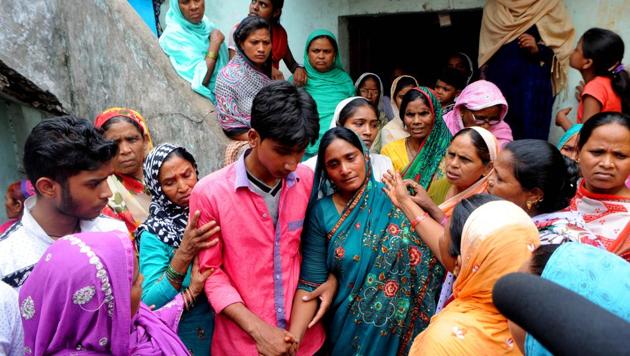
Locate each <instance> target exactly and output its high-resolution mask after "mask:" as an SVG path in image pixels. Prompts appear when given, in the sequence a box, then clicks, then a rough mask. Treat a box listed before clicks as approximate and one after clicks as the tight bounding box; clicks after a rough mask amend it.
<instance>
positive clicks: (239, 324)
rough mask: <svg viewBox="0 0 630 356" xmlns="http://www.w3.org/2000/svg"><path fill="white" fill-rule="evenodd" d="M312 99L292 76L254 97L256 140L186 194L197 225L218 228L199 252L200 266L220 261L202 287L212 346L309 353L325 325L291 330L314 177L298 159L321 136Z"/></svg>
mask: <svg viewBox="0 0 630 356" xmlns="http://www.w3.org/2000/svg"><path fill="white" fill-rule="evenodd" d="M318 132H319V117H318V114H317V108H316V105H315V102H314V101H313V99H312V98H311V97H310V96H309V95H308V94H307V93H306V92H305V91H304V90H302V89H297V88H296V87H294V86H293V85H292V84H289V83H287V82H273V83H272V84H270V85H269V86H267V87H265V88H263V89H262V90H261V91H260V92H259V93H258V95H256V97H255V98H254V102H253V105H252V115H251V129H250V131H249V132H248V139H249V144H250V146H251V148H250V149H248V150H247V151H246V152H245V153H244V154H243V155H242V156H241V157H240V158H239V159H238V160H237V161H236V162H234V163H233V164H231V165H229V166H227V167H225V168H223V169H221V170H219V171H217V172H214V173H212V174H210V175H209V176H207V177H205V178H203V179H202V180H201V181H199V183H198V184H197V185H196V186H195V189H194V190H193V192H192V196H191V198H190V211H193V212H194V211H197V210H198V211H200V212H201V216H200V219H199V224H201V225H203V224H205V223H207V222H208V221H211V220H216V222H217V223H218V224H219V226H220V227H221V231H220V232H219V233H218V237H219V244H218V245H217V246H215V247H213V248H210V249H207V250H205V251H202V252H201V253H200V254H199V266H200V270H201V271H204V270H207V269H210V268H212V269H214V273H213V274H212V275H211V276H210V277H209V278H208V279H207V281H206V285H205V292H206V295H207V297H208V300H209V301H210V303H211V304H212V307H213V308H214V310H215V311H216V313H217V315H216V319H215V328H214V335H213V341H212V353H213V354H214V355H234V354H239V355H259V354H264V355H280V354H295V353H296V351H297V354H300V355H313V354H314V353H316V352H317V351H318V350H319V349H320V348H321V346H322V344H323V341H324V331H323V328H322V327H321V325H320V324H316V325H315V326H313V327H312V328H310V329H309V330H308V331H307V332H306V334H305V335H304V337H303V339H302V340H297V339H296V338H295V337H294V336H293V335H291V334H290V333H289V332H288V331H287V330H288V329H289V322H290V321H289V318H290V316H291V308H292V303H293V297H294V295H295V291H296V288H297V284H298V278H299V275H300V263H301V260H302V258H301V254H300V235H301V233H302V225H303V223H304V216H305V213H306V206H307V204H308V199H309V195H310V193H311V188H312V184H313V173H312V171H311V170H310V169H309V168H307V167H306V166H303V165H301V164H299V162H300V161H301V159H302V156H303V155H304V150H305V148H306V146H307V145H308V144H309V143H314V142H315V141H316V140H317V137H318Z"/></svg>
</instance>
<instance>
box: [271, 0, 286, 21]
mask: <svg viewBox="0 0 630 356" xmlns="http://www.w3.org/2000/svg"><path fill="white" fill-rule="evenodd" d="M271 6H273V11H274V12H275V11H276V10H282V8H283V7H284V0H271ZM281 16H282V12H281V13H280V15H278V16H277V17H274V18H273V21H274V23H280V17H281Z"/></svg>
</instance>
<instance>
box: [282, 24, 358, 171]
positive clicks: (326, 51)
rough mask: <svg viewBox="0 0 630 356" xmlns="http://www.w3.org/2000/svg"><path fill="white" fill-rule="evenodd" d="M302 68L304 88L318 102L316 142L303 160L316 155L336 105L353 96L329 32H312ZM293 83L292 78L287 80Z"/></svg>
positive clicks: (350, 84)
mask: <svg viewBox="0 0 630 356" xmlns="http://www.w3.org/2000/svg"><path fill="white" fill-rule="evenodd" d="M304 69H306V75H307V77H308V80H307V81H306V85H304V89H305V90H306V91H307V92H308V93H309V94H310V95H311V96H312V97H313V100H315V102H316V103H317V111H318V112H319V139H318V140H317V142H316V143H315V144H314V145H310V146H308V147H307V148H306V153H305V154H304V158H303V160H304V161H306V160H307V159H309V158H311V157H313V156H315V155H316V154H317V149H318V147H319V141H320V140H321V138H322V136H323V135H324V132H326V131H327V130H328V128H329V127H330V122H331V121H332V118H333V114H334V113H335V108H336V107H337V104H339V102H340V101H342V100H343V99H346V98H349V97H351V96H354V92H355V88H354V83H353V82H352V78H350V76H349V75H348V73H346V72H345V71H344V70H343V65H342V64H341V55H340V54H339V46H338V45H337V39H336V38H335V35H333V33H332V32H330V31H328V30H323V29H319V30H315V31H313V32H312V33H311V34H310V35H309V36H308V39H307V40H306V47H305V48H304ZM289 81H290V82H293V76H291V78H289Z"/></svg>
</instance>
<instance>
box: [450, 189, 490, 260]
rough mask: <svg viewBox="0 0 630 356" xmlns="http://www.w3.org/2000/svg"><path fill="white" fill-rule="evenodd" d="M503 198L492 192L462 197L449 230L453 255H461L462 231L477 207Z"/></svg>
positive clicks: (454, 210) (452, 217)
mask: <svg viewBox="0 0 630 356" xmlns="http://www.w3.org/2000/svg"><path fill="white" fill-rule="evenodd" d="M499 200H502V199H501V198H499V197H497V196H495V195H490V194H476V195H473V196H471V197H470V198H466V199H462V201H460V202H459V203H458V204H457V205H456V206H455V209H453V215H452V216H451V226H450V229H449V232H450V233H451V245H450V247H449V249H448V253H449V255H451V257H457V256H459V255H461V249H462V232H463V231H464V225H465V224H466V220H468V218H469V217H470V214H472V213H473V212H474V211H475V210H477V208H480V207H481V206H482V205H485V204H486V203H490V202H492V201H499Z"/></svg>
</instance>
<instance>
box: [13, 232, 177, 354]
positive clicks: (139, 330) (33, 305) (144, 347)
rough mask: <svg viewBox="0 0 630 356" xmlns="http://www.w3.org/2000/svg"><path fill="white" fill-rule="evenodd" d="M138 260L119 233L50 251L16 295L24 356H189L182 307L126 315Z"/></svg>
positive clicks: (82, 237)
mask: <svg viewBox="0 0 630 356" xmlns="http://www.w3.org/2000/svg"><path fill="white" fill-rule="evenodd" d="M134 263H135V255H134V250H133V247H132V245H131V241H130V240H129V236H128V235H127V234H126V233H123V232H106V233H80V234H76V235H68V236H66V237H63V238H61V239H59V240H57V241H56V242H55V243H54V244H52V245H51V246H50V247H49V248H48V249H47V250H46V252H44V255H43V256H42V258H41V259H40V260H39V262H38V263H37V265H36V266H35V268H34V269H33V272H32V273H31V274H30V276H29V277H28V279H27V280H26V283H25V284H24V285H23V286H22V289H21V290H20V314H21V316H22V325H23V326H24V345H25V353H26V354H27V355H44V354H70V353H73V352H77V351H80V352H81V353H87V354H91V355H97V354H113V355H132V354H133V355H157V354H162V353H164V354H168V355H188V351H187V350H186V347H185V346H184V344H182V342H181V341H180V340H179V338H178V336H177V334H176V333H175V331H174V330H176V325H177V322H178V321H179V317H180V315H181V313H182V308H181V303H180V305H176V304H174V305H167V306H165V307H163V308H162V309H160V311H159V313H160V315H159V316H158V315H157V314H156V313H153V312H152V311H151V310H150V309H149V308H148V307H147V306H146V305H144V304H142V303H140V308H139V310H138V312H137V313H136V314H135V315H133V316H132V315H131V300H130V297H131V287H132V284H133V274H134Z"/></svg>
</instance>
